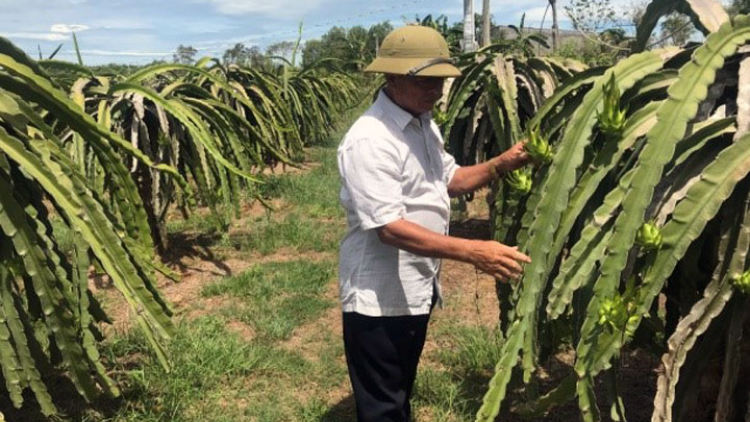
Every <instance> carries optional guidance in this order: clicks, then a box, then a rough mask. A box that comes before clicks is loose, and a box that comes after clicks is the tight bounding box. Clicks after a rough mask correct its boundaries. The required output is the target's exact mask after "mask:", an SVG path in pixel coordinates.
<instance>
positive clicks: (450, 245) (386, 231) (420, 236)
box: [376, 220, 477, 262]
mask: <svg viewBox="0 0 750 422" xmlns="http://www.w3.org/2000/svg"><path fill="white" fill-rule="evenodd" d="M376 230H377V231H378V237H379V238H380V241H381V242H383V243H385V244H387V245H391V246H394V247H396V248H398V249H403V250H405V251H408V252H411V253H413V254H416V255H420V256H426V257H429V258H447V259H453V260H456V261H463V262H469V261H471V259H470V256H469V254H470V251H471V250H472V249H474V248H476V247H477V246H476V245H473V243H477V241H473V240H469V239H461V238H457V237H450V236H446V235H442V234H439V233H435V232H433V231H431V230H428V229H426V228H424V227H422V226H420V225H419V224H416V223H413V222H411V221H408V220H399V221H395V222H393V223H390V224H388V225H386V226H383V227H379V228H378V229H376Z"/></svg>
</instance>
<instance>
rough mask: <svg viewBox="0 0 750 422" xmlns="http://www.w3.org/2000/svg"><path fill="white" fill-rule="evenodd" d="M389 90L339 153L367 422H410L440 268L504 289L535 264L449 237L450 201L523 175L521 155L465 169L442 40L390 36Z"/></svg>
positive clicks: (380, 61) (429, 32)
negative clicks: (470, 272)
mask: <svg viewBox="0 0 750 422" xmlns="http://www.w3.org/2000/svg"><path fill="white" fill-rule="evenodd" d="M365 71H366V72H379V73H384V74H385V75H386V86H385V89H384V90H383V91H382V92H380V94H379V96H378V98H377V100H376V101H375V103H374V104H373V105H372V106H371V107H370V108H369V109H368V110H367V111H366V112H365V113H364V115H363V116H361V117H360V118H359V119H358V120H357V121H356V122H355V123H354V125H353V126H352V127H351V129H350V130H349V132H348V133H347V134H346V136H345V137H344V140H343V141H342V143H341V145H340V146H339V149H338V164H339V172H340V175H341V181H342V187H341V202H342V204H343V206H344V208H346V212H347V222H348V225H349V232H348V234H347V236H346V237H345V238H344V240H343V242H342V243H341V251H340V267H339V283H340V297H341V302H342V309H343V325H344V346H345V349H346V358H347V364H348V367H349V376H350V379H351V382H352V387H353V389H354V398H355V403H356V406H357V418H358V420H359V422H385V421H388V422H391V421H394V422H395V421H398V422H407V421H409V420H410V417H411V408H410V404H409V397H410V395H411V390H412V386H413V384H414V379H415V377H416V369H417V364H418V362H419V357H420V355H421V353H422V347H423V345H424V341H425V335H426V331H427V322H428V319H429V315H430V312H431V310H432V307H433V306H434V305H435V303H436V302H438V301H440V300H441V296H440V284H439V280H438V273H439V270H440V259H441V258H449V259H455V260H458V261H463V262H468V263H471V264H473V265H474V266H476V268H478V269H479V270H481V271H483V272H485V273H488V274H490V275H493V276H495V277H497V278H500V279H503V280H506V281H507V280H511V279H517V278H518V277H519V276H520V275H521V273H522V272H523V268H522V266H521V263H524V262H530V260H529V258H528V257H527V256H526V255H524V254H522V253H520V252H518V250H517V249H516V248H514V247H509V246H506V245H502V244H500V243H498V242H494V241H480V240H468V239H459V238H455V237H450V236H448V223H449V219H450V198H449V197H451V196H456V195H461V194H464V193H467V192H471V191H473V190H476V189H478V188H480V187H483V186H486V185H487V184H489V183H490V182H491V181H492V180H494V179H496V178H497V177H499V175H500V174H502V173H503V172H507V171H511V170H514V169H516V168H519V167H522V166H523V165H524V164H525V163H526V162H527V161H528V156H527V155H526V153H525V152H524V150H523V146H522V145H521V144H518V145H516V146H515V147H513V148H511V149H510V150H508V151H506V152H505V153H503V154H502V155H500V156H498V157H495V158H493V159H492V160H489V161H487V162H485V163H482V164H478V165H475V166H470V167H459V166H457V165H456V162H455V160H454V159H453V157H451V156H450V155H448V154H447V153H446V152H445V150H444V147H443V139H442V137H441V135H440V132H439V129H438V127H437V125H436V124H435V123H434V122H433V121H432V118H431V114H430V110H432V108H433V106H434V105H435V103H436V102H437V101H438V100H439V99H440V98H441V96H442V91H443V82H444V79H445V78H447V77H456V76H459V75H460V71H459V70H458V69H457V68H456V67H454V66H453V65H452V64H450V55H449V52H448V45H447V43H446V42H445V40H444V39H443V37H442V36H441V35H440V34H439V33H438V32H437V31H435V30H433V29H430V28H426V27H421V26H407V27H404V28H399V29H396V30H394V31H393V32H391V33H390V34H389V35H388V36H387V37H386V38H385V39H384V40H383V44H382V47H381V48H380V50H379V54H378V57H377V58H376V59H375V60H374V61H373V63H372V64H371V65H370V66H369V67H368V68H367V69H366V70H365Z"/></svg>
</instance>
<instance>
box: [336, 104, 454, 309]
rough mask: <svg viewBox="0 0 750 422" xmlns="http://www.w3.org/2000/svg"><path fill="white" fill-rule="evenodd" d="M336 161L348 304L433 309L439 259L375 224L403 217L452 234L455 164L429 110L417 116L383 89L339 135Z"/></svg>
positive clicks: (343, 281)
mask: <svg viewBox="0 0 750 422" xmlns="http://www.w3.org/2000/svg"><path fill="white" fill-rule="evenodd" d="M338 165H339V173H340V176H341V185H342V186H341V194H340V199H341V203H342V204H343V206H344V208H345V209H346V214H347V223H348V226H349V232H348V234H347V235H346V237H345V238H344V240H343V241H342V242H341V250H340V262H339V287H340V292H339V293H340V298H341V302H342V307H343V311H344V312H357V313H360V314H363V315H368V316H401V315H424V314H427V313H429V312H430V307H431V304H432V296H433V289H435V290H436V291H437V292H438V295H439V293H440V287H439V281H438V272H439V270H440V260H439V259H435V258H426V257H422V256H418V255H415V254H412V253H410V252H407V251H404V250H400V249H398V248H395V247H393V246H389V245H386V244H385V243H383V242H381V241H380V238H379V237H378V234H377V232H376V230H374V229H375V228H377V227H381V226H385V225H387V224H388V223H392V222H394V221H397V220H400V219H404V220H408V221H411V222H414V223H416V224H419V225H421V226H422V227H424V228H426V229H428V230H432V231H433V232H436V233H440V234H448V223H449V220H450V198H449V197H448V187H447V186H448V183H449V182H450V180H451V178H452V177H453V174H454V173H455V172H456V170H457V169H458V166H457V165H456V162H455V160H454V159H453V157H451V156H450V155H449V154H447V153H446V152H445V149H444V146H443V138H442V136H441V135H440V131H439V129H438V127H437V125H436V124H435V122H433V121H432V116H431V114H430V113H425V114H423V115H421V116H419V118H416V117H414V116H412V115H411V114H410V113H408V112H407V111H405V110H403V109H402V108H400V107H399V106H397V105H396V104H395V103H393V101H391V100H390V99H389V98H388V96H386V95H385V93H383V92H381V93H380V95H379V96H378V99H377V101H375V103H374V104H373V105H372V106H371V107H370V108H369V109H368V110H367V111H366V112H365V113H364V114H363V115H362V116H361V117H360V118H359V119H358V120H357V121H356V122H355V123H354V125H353V126H352V127H351V129H349V132H347V134H346V136H345V137H344V140H343V141H342V142H341V145H340V146H339V148H338Z"/></svg>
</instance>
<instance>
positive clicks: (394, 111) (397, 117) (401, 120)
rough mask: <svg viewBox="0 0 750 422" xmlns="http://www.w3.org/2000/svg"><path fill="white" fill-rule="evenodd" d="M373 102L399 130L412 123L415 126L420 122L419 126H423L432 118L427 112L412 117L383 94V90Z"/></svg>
mask: <svg viewBox="0 0 750 422" xmlns="http://www.w3.org/2000/svg"><path fill="white" fill-rule="evenodd" d="M375 102H376V104H377V105H378V106H379V107H380V108H381V109H382V110H383V111H385V114H386V115H387V116H388V117H389V118H390V119H391V120H393V123H395V124H396V126H397V127H398V128H399V129H401V130H404V129H405V128H406V126H408V125H409V123H411V122H412V121H414V122H415V123H417V124H420V121H421V124H422V125H424V124H427V123H429V121H430V119H431V118H432V113H431V112H429V111H428V112H427V113H422V114H421V115H420V116H419V118H416V117H414V116H413V115H412V114H411V113H409V112H408V111H406V110H404V109H403V108H401V107H400V106H399V105H398V104H396V103H394V102H393V100H391V99H390V98H389V97H388V96H387V95H386V94H385V91H384V90H381V91H380V93H379V94H378V99H377V100H376V101H375Z"/></svg>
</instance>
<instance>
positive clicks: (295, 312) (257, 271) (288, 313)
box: [202, 260, 336, 340]
mask: <svg viewBox="0 0 750 422" xmlns="http://www.w3.org/2000/svg"><path fill="white" fill-rule="evenodd" d="M335 266H336V264H335V263H334V262H330V261H328V262H326V261H324V262H311V261H306V260H302V261H291V262H273V263H269V264H263V265H258V266H256V267H253V268H252V269H250V270H248V271H245V272H244V273H242V274H240V275H237V276H234V277H229V278H226V279H224V280H222V281H219V282H217V283H214V284H211V285H209V286H207V287H206V288H205V289H203V292H202V294H203V295H204V296H217V295H227V296H230V297H236V298H240V299H241V301H242V305H241V309H239V310H233V313H236V312H239V314H238V315H235V318H238V319H239V320H241V321H242V322H244V323H246V324H248V325H249V326H251V327H253V328H254V329H255V330H256V332H257V334H258V336H259V337H261V338H267V339H274V340H279V339H287V338H289V337H290V336H291V334H292V332H293V331H294V329H295V328H297V327H299V326H300V325H302V324H304V323H306V322H308V321H311V320H313V319H314V318H316V317H318V316H319V315H320V314H322V312H323V311H325V310H326V309H328V308H330V307H332V306H335V302H334V301H331V300H329V299H326V298H325V297H324V293H325V291H326V288H327V286H328V284H329V283H330V282H331V279H332V278H333V277H335Z"/></svg>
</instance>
